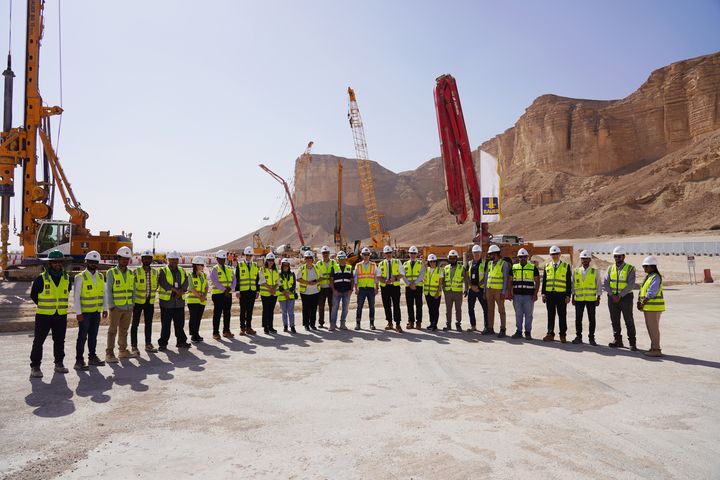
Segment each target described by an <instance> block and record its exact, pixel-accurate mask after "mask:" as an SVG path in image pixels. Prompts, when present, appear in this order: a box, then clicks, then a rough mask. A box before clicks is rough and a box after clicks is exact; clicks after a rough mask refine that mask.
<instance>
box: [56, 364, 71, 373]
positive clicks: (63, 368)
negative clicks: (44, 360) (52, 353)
mask: <svg viewBox="0 0 720 480" xmlns="http://www.w3.org/2000/svg"><path fill="white" fill-rule="evenodd" d="M55 373H68V369H67V367H66V366H65V365H63V363H62V362H55Z"/></svg>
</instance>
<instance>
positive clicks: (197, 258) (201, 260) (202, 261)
mask: <svg viewBox="0 0 720 480" xmlns="http://www.w3.org/2000/svg"><path fill="white" fill-rule="evenodd" d="M192 264H193V265H205V257H201V256H199V255H198V256H195V257H193V259H192Z"/></svg>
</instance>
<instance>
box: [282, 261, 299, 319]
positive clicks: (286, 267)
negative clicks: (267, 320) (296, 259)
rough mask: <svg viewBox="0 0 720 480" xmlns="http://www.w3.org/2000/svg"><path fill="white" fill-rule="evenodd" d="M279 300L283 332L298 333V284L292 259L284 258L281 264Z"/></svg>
mask: <svg viewBox="0 0 720 480" xmlns="http://www.w3.org/2000/svg"><path fill="white" fill-rule="evenodd" d="M278 284H279V285H278V300H279V302H280V312H282V321H283V332H287V331H288V328H289V329H290V333H297V332H296V331H295V298H297V294H296V291H295V290H296V284H297V281H296V280H295V273H294V272H293V271H292V269H291V268H290V259H289V258H283V259H282V262H280V279H279V280H278Z"/></svg>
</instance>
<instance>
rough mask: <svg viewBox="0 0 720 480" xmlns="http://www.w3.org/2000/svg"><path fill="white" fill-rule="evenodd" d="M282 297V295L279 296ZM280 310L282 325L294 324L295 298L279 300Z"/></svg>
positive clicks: (292, 325)
mask: <svg viewBox="0 0 720 480" xmlns="http://www.w3.org/2000/svg"><path fill="white" fill-rule="evenodd" d="M280 298H283V297H280ZM280 311H281V312H282V321H283V327H285V328H288V327H294V326H295V299H294V298H293V299H291V300H281V301H280Z"/></svg>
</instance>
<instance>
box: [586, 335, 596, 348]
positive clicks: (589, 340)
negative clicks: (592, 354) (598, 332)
mask: <svg viewBox="0 0 720 480" xmlns="http://www.w3.org/2000/svg"><path fill="white" fill-rule="evenodd" d="M588 343H589V344H590V345H592V346H593V347H597V342H596V341H595V337H590V338H589V339H588Z"/></svg>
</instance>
